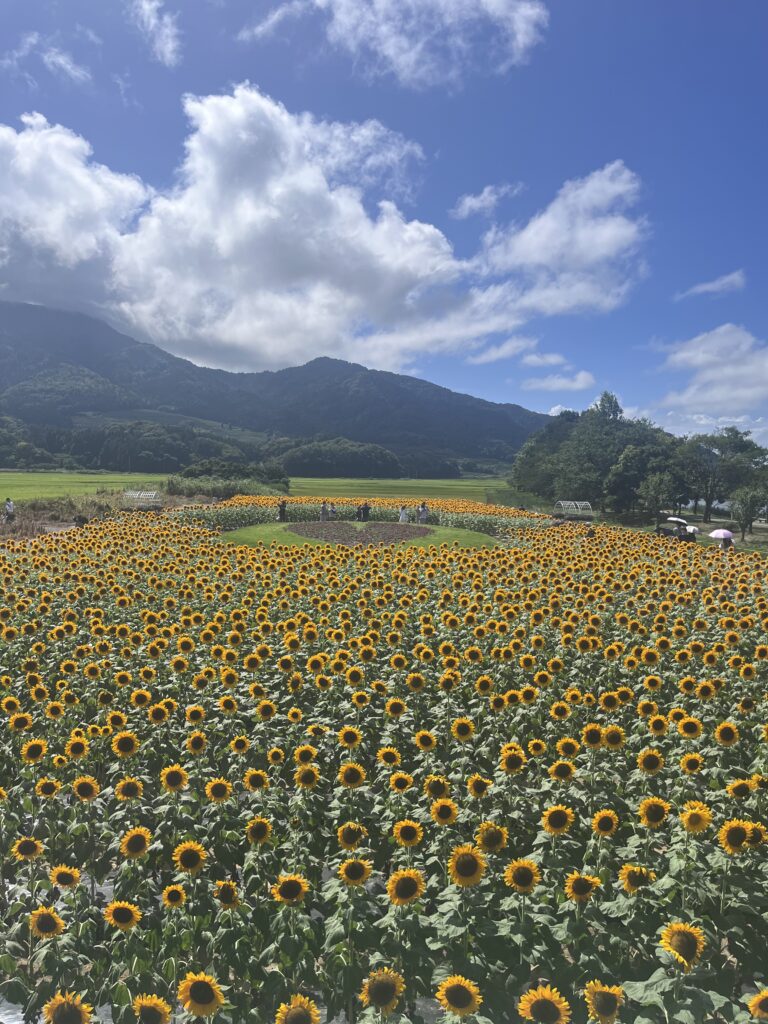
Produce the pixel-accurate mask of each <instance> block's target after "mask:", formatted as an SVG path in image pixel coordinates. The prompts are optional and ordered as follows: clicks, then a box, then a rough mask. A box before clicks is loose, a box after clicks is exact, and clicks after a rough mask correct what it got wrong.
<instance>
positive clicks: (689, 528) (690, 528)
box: [685, 526, 701, 533]
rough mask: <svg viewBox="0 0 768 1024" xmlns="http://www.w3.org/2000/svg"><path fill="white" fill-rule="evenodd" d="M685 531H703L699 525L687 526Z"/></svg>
mask: <svg viewBox="0 0 768 1024" xmlns="http://www.w3.org/2000/svg"><path fill="white" fill-rule="evenodd" d="M685 531H686V533H701V530H700V529H699V528H698V526H686V528H685Z"/></svg>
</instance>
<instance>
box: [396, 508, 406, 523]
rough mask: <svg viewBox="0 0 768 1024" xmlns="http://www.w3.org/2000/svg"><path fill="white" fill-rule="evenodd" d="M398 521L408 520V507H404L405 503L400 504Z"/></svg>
mask: <svg viewBox="0 0 768 1024" xmlns="http://www.w3.org/2000/svg"><path fill="white" fill-rule="evenodd" d="M398 522H399V523H407V522H408V509H407V508H406V507H405V505H401V506H400V518H399V519H398Z"/></svg>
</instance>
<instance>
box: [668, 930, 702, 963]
mask: <svg viewBox="0 0 768 1024" xmlns="http://www.w3.org/2000/svg"><path fill="white" fill-rule="evenodd" d="M669 944H670V946H671V947H672V949H674V951H675V952H676V953H679V954H680V956H681V957H682V958H683V960H685V961H686V962H687V963H692V962H693V960H694V958H695V957H696V951H697V950H698V948H699V947H698V943H697V942H696V936H695V935H693V934H692V933H691V932H675V934H674V935H673V936H672V938H671V939H670V940H669Z"/></svg>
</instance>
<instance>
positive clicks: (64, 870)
mask: <svg viewBox="0 0 768 1024" xmlns="http://www.w3.org/2000/svg"><path fill="white" fill-rule="evenodd" d="M48 878H49V879H50V882H51V885H56V886H58V887H59V889H74V887H75V886H76V885H79V884H80V872H79V871H78V869H77V868H70V867H67V865H66V864H57V865H56V866H55V867H53V868H51V870H50V871H49V872H48Z"/></svg>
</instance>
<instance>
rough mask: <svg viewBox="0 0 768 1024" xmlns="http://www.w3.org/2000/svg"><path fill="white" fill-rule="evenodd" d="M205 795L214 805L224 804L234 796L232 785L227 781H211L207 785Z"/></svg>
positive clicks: (219, 779) (220, 779)
mask: <svg viewBox="0 0 768 1024" xmlns="http://www.w3.org/2000/svg"><path fill="white" fill-rule="evenodd" d="M205 795H206V796H207V797H208V799H209V800H210V801H211V802H212V803H214V804H223V803H224V802H225V801H226V800H229V798H230V797H231V796H232V783H231V782H229V781H228V780H227V779H222V778H218V779H211V781H210V782H207V783H206V785H205Z"/></svg>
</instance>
